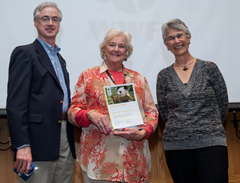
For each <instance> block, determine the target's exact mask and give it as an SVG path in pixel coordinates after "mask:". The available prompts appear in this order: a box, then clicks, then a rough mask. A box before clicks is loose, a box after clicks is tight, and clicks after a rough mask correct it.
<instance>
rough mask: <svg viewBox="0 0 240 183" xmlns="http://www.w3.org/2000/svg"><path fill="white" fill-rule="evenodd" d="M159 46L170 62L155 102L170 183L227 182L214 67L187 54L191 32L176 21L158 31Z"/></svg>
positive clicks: (224, 98) (221, 94) (220, 85)
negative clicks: (168, 54) (171, 56)
mask: <svg viewBox="0 0 240 183" xmlns="http://www.w3.org/2000/svg"><path fill="white" fill-rule="evenodd" d="M162 35H163V40H164V44H165V45H166V47H167V49H168V50H170V51H171V52H172V53H173V54H174V56H175V62H174V63H173V64H172V65H171V66H169V67H167V68H165V69H163V70H162V71H160V72H159V74H158V77H157V100H158V106H159V114H160V116H161V117H162V120H163V122H164V124H165V129H164V132H163V140H164V150H165V154H166V160H167V165H168V167H169V170H170V173H171V176H172V178H173V180H174V182H175V183H208V182H209V183H226V182H228V155H227V144H226V134H225V130H224V128H223V123H224V120H225V118H226V115H227V111H228V95H227V88H226V85H225V82H224V79H223V76H222V74H221V72H220V71H219V69H218V67H217V66H216V64H214V63H213V62H209V61H203V60H200V59H197V58H194V57H193V56H192V55H191V54H190V53H189V50H188V48H189V44H190V40H191V33H190V31H189V30H188V27H187V26H186V25H185V24H184V22H182V21H181V20H179V19H172V20H170V21H168V22H167V23H165V24H163V26H162Z"/></svg>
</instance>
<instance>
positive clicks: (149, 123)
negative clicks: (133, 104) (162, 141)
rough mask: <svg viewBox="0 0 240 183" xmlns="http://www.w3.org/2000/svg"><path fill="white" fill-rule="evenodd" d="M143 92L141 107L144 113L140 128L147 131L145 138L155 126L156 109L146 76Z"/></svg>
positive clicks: (156, 119)
mask: <svg viewBox="0 0 240 183" xmlns="http://www.w3.org/2000/svg"><path fill="white" fill-rule="evenodd" d="M144 92H145V94H144V96H145V98H144V99H143V109H144V113H145V120H144V123H145V125H144V126H143V127H142V128H143V129H145V130H146V131H147V132H148V134H147V136H146V137H145V139H147V138H148V137H149V136H150V135H151V134H152V133H153V132H154V131H155V129H156V128H157V125H158V111H157V108H156V105H155V103H154V101H153V98H152V94H151V91H150V88H149V85H148V82H147V80H146V78H144Z"/></svg>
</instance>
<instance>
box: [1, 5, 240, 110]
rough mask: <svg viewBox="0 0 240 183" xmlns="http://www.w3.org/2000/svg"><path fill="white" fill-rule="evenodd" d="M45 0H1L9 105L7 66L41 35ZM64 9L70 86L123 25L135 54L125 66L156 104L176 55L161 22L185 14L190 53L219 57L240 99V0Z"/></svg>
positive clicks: (60, 39)
mask: <svg viewBox="0 0 240 183" xmlns="http://www.w3.org/2000/svg"><path fill="white" fill-rule="evenodd" d="M41 2H43V1H39V0H22V1H15V0H8V1H1V4H0V17H1V22H2V25H1V34H0V37H1V44H0V52H1V54H0V57H1V67H0V72H1V77H0V82H1V86H0V93H1V95H0V108H5V106H6V96H7V80H8V65H9V58H10V55H11V52H12V50H13V49H14V48H15V47H16V46H18V45H24V44H29V43H32V42H33V41H34V40H35V38H36V37H37V31H36V28H35V27H34V24H33V11H34V9H35V7H36V6H37V5H38V4H40V3H41ZM54 2H56V3H57V4H58V6H59V8H60V9H61V10H62V13H63V20H62V22H61V27H60V32H59V34H58V36H57V41H56V43H57V45H58V46H59V47H60V48H61V52H60V53H61V54H62V56H63V57H64V58H65V60H66V61H67V68H68V71H69V73H70V80H71V81H70V85H71V91H72V94H73V90H74V86H75V84H76V82H77V79H78V77H79V75H80V73H81V72H82V71H83V70H85V69H87V68H90V67H93V66H96V65H100V64H101V62H102V60H101V58H100V51H99V44H100V42H101V41H102V40H103V38H104V36H105V34H106V33H107V31H108V30H109V29H111V28H120V29H122V30H124V31H128V32H130V33H131V34H132V36H133V39H132V45H133V47H134V50H133V54H132V56H131V57H130V59H129V60H128V61H127V62H124V65H125V67H127V68H130V69H133V70H135V71H138V72H139V73H141V74H142V75H143V76H145V77H146V78H147V80H148V82H149V85H150V88H151V92H152V95H153V98H154V101H155V103H156V77H157V74H158V72H159V71H160V70H162V69H163V68H165V67H167V66H169V65H171V64H172V63H174V56H173V55H172V53H171V52H169V51H167V49H166V47H165V46H164V44H163V41H162V33H161V26H162V24H163V23H165V22H167V21H168V20H169V19H172V18H180V19H181V20H183V21H184V22H185V23H186V25H187V26H188V28H189V30H190V32H191V34H192V38H191V44H190V49H189V50H190V53H191V54H192V55H193V56H194V57H196V58H200V59H203V60H208V61H213V62H215V63H216V64H217V65H218V67H219V69H220V70H221V72H222V74H223V76H224V78H225V81H226V84H227V88H228V94H229V101H230V102H240V96H239V93H240V84H239V79H238V78H239V74H238V73H239V69H240V54H239V50H238V47H237V46H239V43H240V36H239V30H240V22H239V17H240V1H239V0H228V1H226V0H211V1H193V0H181V1H177V0H169V1H164V0H138V1H137V0H67V1H65V0H58V1H54Z"/></svg>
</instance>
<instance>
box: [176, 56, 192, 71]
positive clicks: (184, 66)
mask: <svg viewBox="0 0 240 183" xmlns="http://www.w3.org/2000/svg"><path fill="white" fill-rule="evenodd" d="M193 60H194V58H193V59H192V60H191V62H189V63H188V64H186V65H179V64H177V63H176V62H175V65H176V66H178V67H183V70H184V71H186V70H188V68H187V66H188V65H190V64H191V63H192V62H193Z"/></svg>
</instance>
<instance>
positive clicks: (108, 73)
mask: <svg viewBox="0 0 240 183" xmlns="http://www.w3.org/2000/svg"><path fill="white" fill-rule="evenodd" d="M106 72H107V74H108V76H109V77H110V79H111V80H112V82H113V83H114V84H115V85H116V83H115V82H114V80H113V78H112V76H111V74H110V73H109V72H108V70H106Z"/></svg>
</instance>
